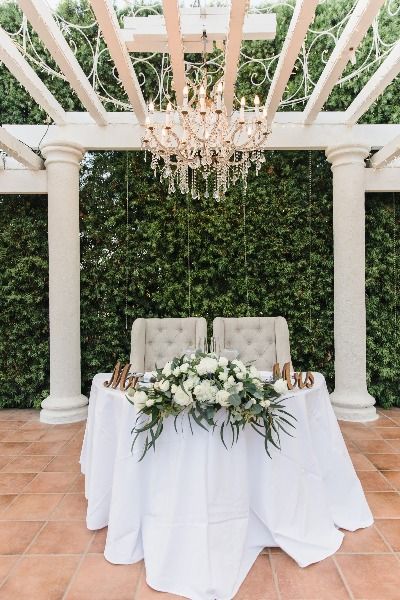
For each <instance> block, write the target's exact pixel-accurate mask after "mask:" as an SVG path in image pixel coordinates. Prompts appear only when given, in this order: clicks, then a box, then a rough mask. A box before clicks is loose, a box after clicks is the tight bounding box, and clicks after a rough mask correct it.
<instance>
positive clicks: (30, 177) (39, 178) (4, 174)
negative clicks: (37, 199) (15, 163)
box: [0, 169, 47, 196]
mask: <svg viewBox="0 0 400 600" xmlns="http://www.w3.org/2000/svg"><path fill="white" fill-rule="evenodd" d="M6 194H7V195H14V194H35V195H36V194H47V172H46V170H45V169H44V170H43V171H30V170H28V169H15V170H13V169H5V170H2V169H0V195H2V196H3V195H6Z"/></svg>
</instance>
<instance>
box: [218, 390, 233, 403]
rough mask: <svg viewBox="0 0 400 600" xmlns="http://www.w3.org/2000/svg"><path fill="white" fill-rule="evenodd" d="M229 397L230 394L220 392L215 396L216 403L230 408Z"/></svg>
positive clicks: (223, 391) (224, 391)
mask: <svg viewBox="0 0 400 600" xmlns="http://www.w3.org/2000/svg"><path fill="white" fill-rule="evenodd" d="M229 395H230V394H229V392H227V391H226V390H218V392H217V394H216V396H215V402H217V403H218V404H220V405H221V406H229V402H228V400H229Z"/></svg>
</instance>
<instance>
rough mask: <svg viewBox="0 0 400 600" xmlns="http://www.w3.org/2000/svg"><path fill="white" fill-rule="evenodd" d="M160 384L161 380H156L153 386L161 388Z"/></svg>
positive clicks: (157, 388)
mask: <svg viewBox="0 0 400 600" xmlns="http://www.w3.org/2000/svg"><path fill="white" fill-rule="evenodd" d="M160 385H161V381H155V382H154V385H153V387H154V389H155V390H159V389H160Z"/></svg>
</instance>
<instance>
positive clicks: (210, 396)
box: [193, 379, 218, 402]
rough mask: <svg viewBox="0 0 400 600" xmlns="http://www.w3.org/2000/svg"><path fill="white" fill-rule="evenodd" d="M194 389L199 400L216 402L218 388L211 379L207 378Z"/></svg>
mask: <svg viewBox="0 0 400 600" xmlns="http://www.w3.org/2000/svg"><path fill="white" fill-rule="evenodd" d="M193 391H194V394H195V396H196V398H197V400H198V401H199V402H214V401H215V397H216V395H217V392H218V388H217V387H216V386H215V385H213V384H212V382H211V381H210V380H209V379H205V380H204V381H202V382H201V383H199V384H198V385H196V387H195V388H194V390H193Z"/></svg>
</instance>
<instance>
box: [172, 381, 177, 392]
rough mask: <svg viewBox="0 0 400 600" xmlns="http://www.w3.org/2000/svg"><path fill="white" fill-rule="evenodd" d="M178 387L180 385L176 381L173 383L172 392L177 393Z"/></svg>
mask: <svg viewBox="0 0 400 600" xmlns="http://www.w3.org/2000/svg"><path fill="white" fill-rule="evenodd" d="M177 389H178V386H177V385H175V383H173V384H172V385H171V392H172V393H173V394H175V392H176V390H177Z"/></svg>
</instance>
